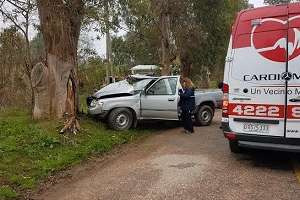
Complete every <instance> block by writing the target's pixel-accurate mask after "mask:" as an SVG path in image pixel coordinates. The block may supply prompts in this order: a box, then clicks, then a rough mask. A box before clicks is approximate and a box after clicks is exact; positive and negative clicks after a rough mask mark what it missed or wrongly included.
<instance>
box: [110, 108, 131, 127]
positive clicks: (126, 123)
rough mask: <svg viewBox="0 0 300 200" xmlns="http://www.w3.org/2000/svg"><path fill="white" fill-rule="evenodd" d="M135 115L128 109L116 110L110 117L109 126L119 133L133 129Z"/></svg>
mask: <svg viewBox="0 0 300 200" xmlns="http://www.w3.org/2000/svg"><path fill="white" fill-rule="evenodd" d="M132 123H133V114H132V112H131V111H130V110H129V109H128V108H116V109H114V110H112V111H111V112H110V114H109V116H108V125H109V127H110V128H112V129H114V130H117V131H124V130H128V129H129V128H131V126H132Z"/></svg>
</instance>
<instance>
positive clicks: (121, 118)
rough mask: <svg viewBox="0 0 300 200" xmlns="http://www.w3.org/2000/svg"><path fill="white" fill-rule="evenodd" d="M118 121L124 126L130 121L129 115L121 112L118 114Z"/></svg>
mask: <svg viewBox="0 0 300 200" xmlns="http://www.w3.org/2000/svg"><path fill="white" fill-rule="evenodd" d="M116 121H117V123H118V125H119V126H120V127H124V126H126V125H127V123H128V117H127V116H126V115H125V114H120V115H118V117H117V119H116Z"/></svg>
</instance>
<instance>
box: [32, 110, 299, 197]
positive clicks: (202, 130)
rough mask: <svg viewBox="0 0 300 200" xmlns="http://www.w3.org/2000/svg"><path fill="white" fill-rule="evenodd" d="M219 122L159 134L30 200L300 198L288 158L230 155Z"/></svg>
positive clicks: (255, 153)
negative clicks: (193, 130)
mask: <svg viewBox="0 0 300 200" xmlns="http://www.w3.org/2000/svg"><path fill="white" fill-rule="evenodd" d="M219 121H220V113H218V114H217V116H216V117H215V121H214V123H213V125H212V126H210V127H198V128H196V133H195V134H193V135H185V134H183V133H182V132H181V129H180V128H176V127H175V128H171V129H169V130H167V131H160V132H159V133H158V134H154V136H151V137H150V138H148V139H146V140H145V141H143V142H141V143H140V144H133V145H130V147H129V148H128V147H127V148H126V152H123V153H120V154H118V155H116V156H114V157H113V158H110V159H108V160H107V161H95V162H93V164H89V165H90V166H85V167H83V169H75V170H72V178H69V179H65V180H63V181H62V182H61V183H59V184H57V185H55V186H53V187H51V188H49V189H48V190H46V191H44V192H43V193H42V194H40V195H39V196H35V197H34V199H45V200H59V199H63V200H67V199H70V200H77V199H78V200H98V199H99V200H100V199H104V200H115V199H134V200H136V199H146V200H147V199H149V200H150V199H170V200H173V199H182V200H192V199H195V200H198V199H205V200H206V199H207V200H211V199H222V200H229V199H232V200H237V199H238V200H243V199H245V200H249V199H264V200H269V199H270V200H274V199H290V200H297V199H300V185H299V183H298V181H297V178H296V176H295V174H294V172H293V165H292V162H291V159H290V154H285V153H275V152H262V151H250V152H248V153H247V154H243V155H233V154H231V153H230V152H229V149H228V145H227V142H226V140H225V139H224V138H223V136H222V132H221V130H220V129H219ZM162 123H163V122H161V123H157V124H156V126H157V127H159V126H163V124H162ZM158 129H159V128H158Z"/></svg>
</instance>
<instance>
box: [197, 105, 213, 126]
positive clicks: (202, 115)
mask: <svg viewBox="0 0 300 200" xmlns="http://www.w3.org/2000/svg"><path fill="white" fill-rule="evenodd" d="M213 117H214V110H213V109H212V108H211V107H210V106H208V105H203V106H201V107H200V108H199V109H198V112H197V113H196V114H195V119H196V123H197V125H199V126H209V125H210V124H211V122H212V119H213Z"/></svg>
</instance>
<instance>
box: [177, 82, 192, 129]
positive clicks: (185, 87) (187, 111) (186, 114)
mask: <svg viewBox="0 0 300 200" xmlns="http://www.w3.org/2000/svg"><path fill="white" fill-rule="evenodd" d="M180 82H181V85H182V89H180V90H179V96H180V101H179V106H180V108H181V111H182V113H181V118H182V122H183V128H184V130H185V133H194V126H193V120H192V113H193V111H194V109H195V92H194V91H195V89H194V84H193V82H192V81H191V80H190V79H189V78H182V79H181V80H180Z"/></svg>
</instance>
